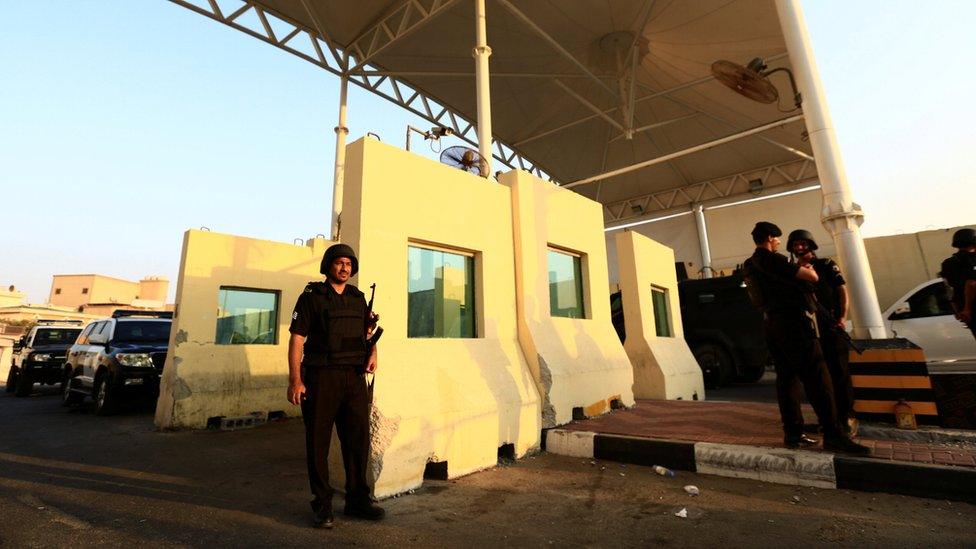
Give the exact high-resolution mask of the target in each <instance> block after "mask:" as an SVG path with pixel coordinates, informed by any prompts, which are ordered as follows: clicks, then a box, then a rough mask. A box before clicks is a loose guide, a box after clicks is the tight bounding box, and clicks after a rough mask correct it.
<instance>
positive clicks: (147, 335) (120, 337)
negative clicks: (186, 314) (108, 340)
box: [112, 320, 173, 343]
mask: <svg viewBox="0 0 976 549" xmlns="http://www.w3.org/2000/svg"><path fill="white" fill-rule="evenodd" d="M172 324H173V323H172V322H168V321H167V322H163V321H159V320H150V321H145V320H142V321H140V320H126V321H124V322H118V323H117V324H116V325H115V334H114V335H113V336H112V339H113V340H114V341H117V342H152V343H166V342H168V341H169V328H170V326H172Z"/></svg>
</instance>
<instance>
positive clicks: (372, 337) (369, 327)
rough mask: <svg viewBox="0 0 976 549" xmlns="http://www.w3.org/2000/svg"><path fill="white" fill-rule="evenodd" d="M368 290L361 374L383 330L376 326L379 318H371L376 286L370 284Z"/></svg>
mask: <svg viewBox="0 0 976 549" xmlns="http://www.w3.org/2000/svg"><path fill="white" fill-rule="evenodd" d="M369 290H370V292H369V303H367V304H366V321H365V326H364V327H363V328H364V330H365V333H366V334H368V335H367V336H366V361H365V362H363V372H365V371H366V365H367V364H369V357H371V356H372V355H373V348H375V347H376V343H377V342H378V341H379V340H380V336H382V335H383V328H382V327H380V326H377V325H376V323H377V322H378V321H379V316H377V317H376V318H373V299H374V298H375V297H376V284H375V283H374V284H371V285H370V286H369ZM370 386H372V383H370Z"/></svg>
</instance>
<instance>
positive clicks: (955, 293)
mask: <svg viewBox="0 0 976 549" xmlns="http://www.w3.org/2000/svg"><path fill="white" fill-rule="evenodd" d="M952 247H953V248H956V249H957V250H958V251H957V252H956V253H954V254H952V255H951V256H949V257H948V258H946V259H945V261H943V262H942V272H941V273H939V275H940V276H941V277H942V278H943V279H945V281H946V284H948V285H949V287H950V288H952V308H953V310H954V311H955V313H956V318H957V319H959V320H960V321H962V322H964V323H966V325H967V326H969V331H971V332H972V333H973V337H976V318H974V317H973V307H974V301H976V230H973V229H959V230H958V231H956V233H955V234H954V235H952Z"/></svg>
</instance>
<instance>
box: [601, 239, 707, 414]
mask: <svg viewBox="0 0 976 549" xmlns="http://www.w3.org/2000/svg"><path fill="white" fill-rule="evenodd" d="M615 240H616V246H615V248H616V250H617V258H618V263H619V273H620V291H621V297H622V301H623V308H624V321H625V323H626V326H627V338H626V341H624V349H625V350H626V351H627V356H628V357H629V358H630V362H631V364H633V367H634V396H635V397H637V398H652V399H678V400H682V399H683V400H704V398H705V386H704V383H703V381H702V371H701V368H699V367H698V362H697V361H696V360H695V357H694V355H692V353H691V350H690V349H689V348H688V344H687V343H685V338H684V336H685V334H684V327H683V326H682V323H681V307H680V304H679V301H678V279H677V277H676V276H675V271H674V252H673V251H672V250H671V248H668V247H667V246H664V245H663V244H659V243H657V242H655V241H653V240H651V239H650V238H647V237H645V236H643V235H640V234H637V233H635V232H632V231H626V230H625V231H619V232H617V233H616V235H615ZM652 287H656V288H658V289H660V290H663V291H664V294H665V295H666V300H667V304H668V308H669V312H668V314H667V315H666V316H667V317H668V318H666V319H662V320H663V321H665V322H669V323H670V326H671V330H670V331H671V336H670V337H662V336H658V335H657V330H656V328H655V322H656V321H657V318H656V317H657V315H656V311H655V310H654V306H653V303H652V299H651V288H652Z"/></svg>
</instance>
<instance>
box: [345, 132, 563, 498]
mask: <svg viewBox="0 0 976 549" xmlns="http://www.w3.org/2000/svg"><path fill="white" fill-rule="evenodd" d="M345 173H346V174H345V190H344V193H343V194H344V203H343V208H342V234H341V238H340V240H341V241H342V242H344V243H347V244H349V245H351V246H352V247H353V248H354V249H355V250H356V251H357V253H358V254H359V259H360V271H359V274H358V276H357V277H356V281H355V282H354V283H355V284H357V285H358V286H359V287H360V289H362V290H363V291H365V292H366V293H367V295H369V285H370V284H374V283H375V284H376V298H375V304H374V310H375V311H376V312H377V313H379V314H380V317H381V318H380V325H381V326H382V327H383V328H384V329H385V332H384V335H383V339H382V340H381V341H380V343H379V370H378V373H377V375H376V384H375V390H374V391H375V392H374V407H373V412H372V413H373V417H372V418H371V421H372V432H373V434H372V439H373V448H372V452H373V455H372V459H371V466H372V469H373V475H374V478H375V487H374V493H375V495H376V496H378V497H382V496H385V495H390V494H394V493H398V492H402V491H404V490H407V489H410V488H413V487H416V486H419V485H420V484H421V482H422V481H423V474H424V470H425V467H426V465H427V463H428V462H438V463H441V465H443V462H446V469H447V476H448V477H456V476H459V475H463V474H466V473H470V472H473V471H476V470H480V469H484V468H487V467H491V466H493V465H494V464H495V463H497V459H498V455H499V448H500V447H502V446H506V447H507V448H510V449H511V450H512V451H513V453H514V455H515V456H517V457H521V456H523V455H524V454H525V453H526V452H527V451H529V450H530V449H532V448H536V447H538V445H539V442H540V431H541V424H540V417H541V416H540V414H541V412H540V403H539V395H538V393H537V391H536V387H535V383H534V380H533V378H532V375H531V373H530V371H529V368H528V366H527V364H526V361H525V358H524V357H523V354H522V352H521V349H520V348H519V339H518V331H517V322H516V308H515V305H516V304H515V277H514V273H513V265H514V264H515V259H514V255H513V251H512V212H511V208H512V206H511V204H512V201H511V191H510V190H509V188H508V187H505V186H503V185H498V184H496V183H494V182H492V181H489V180H485V179H482V178H480V177H476V176H474V175H471V174H468V173H465V172H463V171H460V170H457V169H454V168H450V167H448V166H445V165H443V164H439V163H437V162H432V161H430V160H428V159H425V158H422V157H419V156H416V155H413V154H410V153H408V152H405V151H403V150H400V149H397V148H394V147H390V146H389V145H385V144H383V143H380V142H379V141H377V140H375V139H370V138H366V139H361V140H359V141H357V142H355V143H353V144H351V145H349V147H348V148H347V152H346V172H345ZM543 291H545V289H544V288H543ZM508 445H511V446H508ZM335 454H336V455H337V454H338V452H336V453H335ZM338 464H339V461H338V460H337V459H336V460H335V461H334V462H333V464H332V465H333V466H332V467H331V470H332V472H333V477H334V479H335V480H334V481H333V482H334V483H336V485H337V486H341V482H342V481H341V479H342V476H341V467H338Z"/></svg>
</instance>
